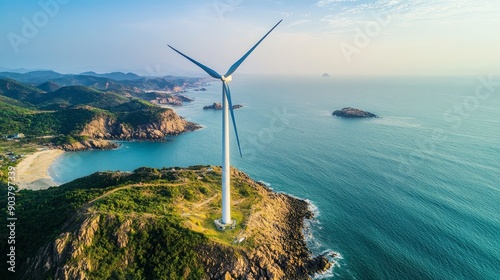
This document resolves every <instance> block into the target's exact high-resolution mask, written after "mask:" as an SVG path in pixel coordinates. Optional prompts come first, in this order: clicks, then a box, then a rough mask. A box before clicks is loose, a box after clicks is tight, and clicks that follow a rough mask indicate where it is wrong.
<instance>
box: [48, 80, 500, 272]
mask: <svg viewBox="0 0 500 280" xmlns="http://www.w3.org/2000/svg"><path fill="white" fill-rule="evenodd" d="M483 79H486V80H488V77H486V76H485V77H483ZM482 84H484V83H483V82H482V81H481V79H480V77H446V78H442V77H441V78H299V77H294V78H290V77H252V76H246V77H235V79H234V81H233V83H231V90H232V96H233V103H234V104H242V105H244V108H242V109H239V110H236V111H235V115H236V120H237V124H238V129H239V133H240V139H241V146H242V151H243V158H240V157H239V156H238V154H237V146H236V145H235V144H236V143H235V138H234V135H233V136H232V141H233V142H232V143H233V145H232V147H231V152H232V157H231V159H232V162H231V163H232V165H233V166H235V167H237V168H239V169H241V170H243V171H244V172H246V173H248V174H249V175H250V176H251V177H253V178H254V179H255V180H263V181H265V182H268V183H270V184H271V187H272V188H273V189H274V190H276V191H282V192H285V193H288V194H291V195H294V196H297V197H300V198H304V199H308V200H309V201H311V202H312V203H313V204H314V206H315V207H317V210H318V216H317V221H314V222H312V223H311V228H310V232H309V233H310V234H311V235H310V236H309V243H310V245H311V248H312V250H313V251H314V252H315V253H320V252H323V251H326V250H332V251H335V252H338V253H339V254H340V256H341V257H339V258H338V265H337V266H336V267H335V268H334V269H333V270H332V271H331V272H329V274H327V275H324V276H322V277H323V278H326V279H330V278H331V279H500V214H499V213H500V169H499V167H500V86H499V85H498V84H496V85H494V86H493V87H492V86H491V85H487V87H485V86H481V85H482ZM478 88H479V91H477V92H476V90H477V89H478ZM207 89H208V90H207V91H206V92H194V91H193V92H189V93H188V94H187V95H189V96H191V97H193V98H195V101H194V102H192V103H190V104H187V105H186V106H184V107H182V108H178V109H176V111H177V112H178V113H179V114H180V115H181V116H184V117H186V118H187V119H188V120H190V121H194V122H197V123H200V124H202V125H203V126H204V127H205V128H204V129H202V130H199V131H195V132H191V133H186V134H183V135H181V136H179V137H175V138H173V141H169V142H165V143H137V142H134V143H130V142H125V143H122V148H120V149H118V150H113V151H86V152H78V153H66V154H65V155H63V156H62V157H61V158H59V159H58V160H57V161H56V163H55V164H54V165H53V166H52V168H51V170H50V172H51V175H52V176H53V177H54V178H55V180H56V181H59V182H67V181H69V180H72V179H75V178H77V177H81V176H84V175H88V174H90V173H93V172H95V171H103V170H122V171H131V170H133V169H135V168H137V167H140V166H152V167H164V166H189V165H196V164H212V165H220V162H221V127H220V122H221V112H220V111H204V110H202V107H203V106H204V105H208V104H211V103H212V102H216V101H217V102H220V99H221V96H220V95H221V93H220V92H221V89H220V84H219V83H218V82H214V83H213V84H211V85H209V86H208V87H207ZM347 106H352V107H357V108H360V109H363V110H367V111H370V112H373V113H375V114H377V115H380V116H381V118H377V119H364V120H345V119H339V118H335V117H332V116H331V112H332V111H334V110H335V109H340V108H342V107H347ZM318 278H320V277H318Z"/></svg>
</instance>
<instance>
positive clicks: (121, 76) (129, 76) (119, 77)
mask: <svg viewBox="0 0 500 280" xmlns="http://www.w3.org/2000/svg"><path fill="white" fill-rule="evenodd" d="M80 75H83V76H94V77H100V78H107V79H113V80H116V81H126V80H137V79H140V78H141V76H139V75H137V74H134V73H126V74H125V73H122V72H112V73H106V74H97V73H96V72H92V71H90V72H83V73H80Z"/></svg>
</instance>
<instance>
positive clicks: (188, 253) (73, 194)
mask: <svg viewBox="0 0 500 280" xmlns="http://www.w3.org/2000/svg"><path fill="white" fill-rule="evenodd" d="M231 178H232V179H231V184H232V188H231V199H232V209H231V214H232V218H234V219H236V221H237V226H236V228H235V229H233V230H228V231H219V230H217V229H216V228H215V225H214V222H213V221H214V220H215V219H217V218H220V215H221V213H220V211H221V194H220V182H221V170H220V168H219V167H209V166H195V167H190V168H164V169H154V168H139V169H137V170H135V171H134V172H131V173H122V172H100V173H95V174H93V175H90V176H87V177H84V178H80V179H77V180H74V181H72V182H70V183H67V184H64V185H62V186H59V187H53V188H50V189H47V190H41V191H29V190H21V191H19V192H18V193H17V196H16V197H17V198H16V203H17V206H16V216H17V218H18V220H17V221H18V222H17V224H16V263H17V266H16V271H17V273H15V274H10V275H9V278H8V279H10V278H12V276H15V277H17V279H220V278H224V279H258V278H259V277H264V278H266V279H310V276H311V275H313V274H314V273H316V272H318V271H324V270H325V269H326V268H328V267H329V262H328V260H327V259H326V258H325V257H324V256H318V257H316V258H311V255H310V252H309V250H308V249H307V247H306V244H305V241H304V236H303V233H302V230H303V227H304V218H310V217H311V212H310V211H309V210H308V207H307V203H306V202H304V201H302V200H299V199H296V198H292V197H289V196H286V195H284V194H276V193H273V192H272V191H270V190H269V189H267V188H265V187H263V186H262V185H259V184H258V183H256V182H254V181H253V180H251V179H250V178H249V177H248V176H247V175H246V174H244V173H242V172H240V171H238V170H235V169H233V170H231ZM2 188H5V186H4V185H3V186H2ZM2 199H5V197H4V198H2ZM3 207H5V206H3ZM3 210H5V209H3ZM7 230H8V229H7V228H6V227H2V228H1V229H0V233H1V236H2V238H5V237H6V236H7V234H8V232H7ZM0 246H2V251H3V252H5V250H6V249H7V248H4V247H6V246H8V245H7V244H6V242H3V243H2V244H1V245H0ZM5 265H6V263H5V262H3V263H2V266H5ZM1 269H2V271H3V272H5V271H7V270H6V268H1ZM2 279H7V278H2Z"/></svg>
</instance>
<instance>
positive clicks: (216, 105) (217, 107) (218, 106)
mask: <svg viewBox="0 0 500 280" xmlns="http://www.w3.org/2000/svg"><path fill="white" fill-rule="evenodd" d="M242 107H243V105H239V104H236V105H233V109H239V108H242ZM203 110H222V104H220V103H219V102H214V104H212V105H207V106H204V107H203Z"/></svg>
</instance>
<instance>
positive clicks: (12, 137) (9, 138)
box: [4, 133, 25, 140]
mask: <svg viewBox="0 0 500 280" xmlns="http://www.w3.org/2000/svg"><path fill="white" fill-rule="evenodd" d="M24 137H25V136H24V133H16V134H11V135H6V136H5V137H4V138H7V140H12V139H21V138H24Z"/></svg>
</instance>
